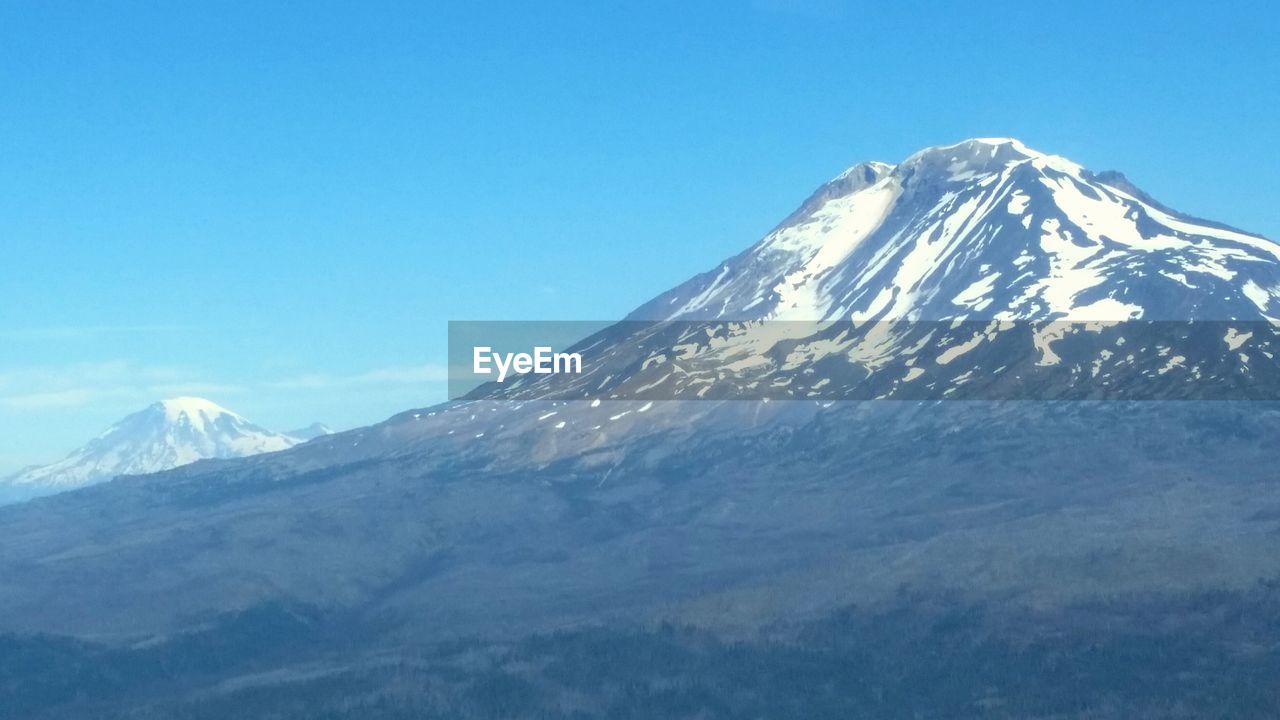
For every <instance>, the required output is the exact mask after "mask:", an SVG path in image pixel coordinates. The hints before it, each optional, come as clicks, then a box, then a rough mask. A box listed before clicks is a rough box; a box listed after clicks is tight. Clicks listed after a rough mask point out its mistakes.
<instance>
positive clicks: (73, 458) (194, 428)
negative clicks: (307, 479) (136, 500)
mask: <svg viewBox="0 0 1280 720" xmlns="http://www.w3.org/2000/svg"><path fill="white" fill-rule="evenodd" d="M299 442H302V439H301V438H298V437H294V436H291V435H284V434H280V433H275V432H271V431H270V430H266V429H264V428H262V427H259V426H258V425H255V424H253V423H251V422H249V421H248V420H246V419H245V418H244V417H242V416H241V415H239V414H237V413H235V412H232V411H231V410H228V409H226V408H224V407H222V406H221V405H218V404H217V403H215V402H213V401H211V400H207V399H205V398H200V397H189V396H188V397H175V398H169V399H167V400H161V401H159V402H156V403H153V404H152V405H150V406H149V407H147V408H146V409H144V410H141V411H139V412H135V413H133V414H131V415H129V416H127V417H125V418H124V419H122V420H121V421H120V422H118V423H116V424H115V425H112V426H111V427H110V428H109V429H107V431H106V432H104V433H102V434H101V435H99V436H98V437H97V438H95V439H93V440H92V441H90V442H89V443H88V444H87V445H85V446H84V447H82V448H80V449H78V450H76V451H74V452H72V453H71V454H70V455H68V456H67V457H66V458H64V459H62V460H60V461H58V462H56V463H53V464H51V465H45V466H42V467H35V468H28V469H27V470H24V471H22V472H20V473H18V474H17V475H15V476H13V477H11V478H9V479H8V480H7V481H5V482H4V484H5V485H7V486H8V487H9V488H11V489H12V488H19V489H22V490H24V491H25V492H24V493H22V494H23V495H24V496H35V495H42V494H50V493H52V492H59V491H61V490H67V489H71V488H75V487H81V486H84V485H91V484H94V483H98V482H102V481H105V480H110V479H111V478H113V477H116V476H118V475H141V474H146V473H153V472H160V471H162V470H169V469H172V468H175V467H179V466H182V465H186V464H189V463H193V462H195V461H197V460H204V459H209V458H231V457H245V456H248V455H256V454H258V453H264V452H274V451H276V450H284V449H287V448H290V447H292V446H294V445H297V444H298V443H299ZM2 489H3V488H0V490H2Z"/></svg>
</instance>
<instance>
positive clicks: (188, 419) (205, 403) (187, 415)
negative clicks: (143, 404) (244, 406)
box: [156, 397, 248, 430]
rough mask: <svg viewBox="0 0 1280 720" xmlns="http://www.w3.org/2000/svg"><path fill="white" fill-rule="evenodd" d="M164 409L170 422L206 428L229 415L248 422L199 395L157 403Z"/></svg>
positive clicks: (233, 418) (234, 418) (238, 420)
mask: <svg viewBox="0 0 1280 720" xmlns="http://www.w3.org/2000/svg"><path fill="white" fill-rule="evenodd" d="M156 405H158V406H160V407H161V408H162V409H163V410H164V415H165V419H166V420H167V421H169V422H170V423H174V424H180V423H186V424H188V425H190V426H191V427H194V428H199V429H201V430H204V429H205V428H206V427H207V426H208V425H209V424H210V423H216V422H217V420H218V418H221V417H228V418H231V419H232V420H235V421H237V422H248V421H247V420H245V419H244V418H243V417H241V416H240V415H237V414H236V413H234V412H232V411H230V410H228V409H226V408H224V407H222V406H221V405H219V404H217V403H215V402H213V401H211V400H206V399H204V398H199V397H176V398H169V399H168V400H161V401H160V402H158V403H156Z"/></svg>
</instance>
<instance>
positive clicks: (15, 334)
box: [0, 325, 187, 342]
mask: <svg viewBox="0 0 1280 720" xmlns="http://www.w3.org/2000/svg"><path fill="white" fill-rule="evenodd" d="M186 329H187V328H185V327H183V326H181V325H65V326H56V327H35V328H5V329H0V337H2V338H4V339H6V340H12V341H18V342H20V341H41V342H44V341H51V340H95V339H99V338H102V337H103V336H105V335H138V334H162V333H175V332H181V331H183V330H186Z"/></svg>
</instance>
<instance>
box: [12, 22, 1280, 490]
mask: <svg viewBox="0 0 1280 720" xmlns="http://www.w3.org/2000/svg"><path fill="white" fill-rule="evenodd" d="M943 7H944V4H943V3H933V2H927V3H901V4H899V3H883V2H875V3H852V2H841V1H840V0H799V1H797V2H786V1H784V0H742V1H741V2H734V1H732V0H722V1H720V2H705V3H701V2H687V1H686V2H642V3H628V4H626V5H623V4H619V3H598V2H578V3H555V2H545V3H530V2H511V3H503V2H489V3H469V2H468V3H464V2H456V3H421V2H405V3H378V2H369V3H343V4H329V3H323V2H312V3H287V4H286V3H272V2H266V3H260V2H239V3H228V2H208V3H174V2H160V1H155V2H146V3H142V2H139V3H116V2H93V3H87V2H54V1H50V0H10V1H9V2H4V3H3V4H0V150H2V152H3V155H2V156H0V157H2V159H0V238H3V239H2V240H0V250H2V252H3V254H2V255H0V473H4V472H7V471H9V470H13V469H16V468H17V467H18V466H20V465H23V464H27V463H33V462H45V461H49V460H53V459H55V458H57V457H59V456H61V455H62V454H63V453H65V452H67V451H68V450H70V449H71V448H72V447H74V446H76V445H79V444H80V443H81V442H83V441H84V440H86V439H87V438H88V437H90V436H92V435H94V434H96V433H97V432H99V431H100V430H102V429H103V428H104V427H105V426H106V425H108V424H110V423H111V422H112V421H114V420H115V419H116V418H118V417H119V416H121V415H123V414H125V413H126V412H128V411H131V410H133V409H136V408H138V407H141V406H143V405H146V404H147V403H148V402H149V401H151V400H153V399H157V398H158V397H161V396H164V395H172V394H179V393H193V394H201V395H205V396H208V397H210V398H212V399H214V400H215V401H218V402H221V403H223V404H225V405H227V406H229V407H231V408H233V409H237V410H239V411H241V412H242V413H244V414H246V415H248V416H249V417H250V418H252V419H255V420H258V421H259V422H261V423H262V424H264V425H267V426H269V427H272V428H275V429H288V428H289V427H291V426H297V425H303V424H307V423H309V422H311V421H313V420H323V421H327V422H330V423H332V424H334V425H337V426H340V427H349V426H354V425H358V424H365V423H369V422H375V421H378V420H380V419H383V418H385V417H386V416H388V415H390V414H392V413H394V412H396V411H399V410H402V409H406V408H409V407H415V406H421V405H425V404H429V403H431V402H433V401H435V400H438V399H439V398H441V397H442V396H443V393H444V386H443V383H440V382H436V381H434V380H433V378H435V377H436V375H437V371H436V370H435V369H434V366H435V365H436V364H438V363H440V362H442V361H443V357H444V348H443V345H444V339H445V323H446V321H447V320H449V319H487V318H494V319H497V318H506V319H523V318H546V319H556V318H589V319H607V318H612V317H618V316H621V315H623V314H625V313H626V312H627V311H628V310H630V309H631V308H632V307H634V306H636V305H638V304H639V303H641V302H642V301H644V300H646V299H647V298H649V297H650V296H652V295H655V294H657V293H658V292H659V291H661V290H664V289H666V288H667V287H669V286H671V285H674V284H676V283H678V282H679V281H681V280H683V279H685V278H686V277H688V276H690V275H692V274H694V273H695V272H699V271H701V270H704V269H706V268H708V267H710V266H712V265H713V264H715V263H716V262H717V261H718V260H720V259H721V258H723V257H725V256H727V255H730V254H732V253H735V252H737V251H739V250H740V249H742V248H743V247H745V246H746V245H748V244H750V243H751V242H753V241H754V240H755V239H756V238H758V237H759V236H760V235H761V234H763V233H764V232H765V231H767V230H768V229H769V228H770V227H771V226H772V225H773V224H774V223H776V222H777V221H778V220H780V219H781V218H782V217H783V216H785V215H786V214H787V213H788V212H789V211H790V210H791V209H792V208H793V207H794V206H795V205H796V204H798V203H799V202H800V201H801V200H802V199H803V198H804V197H805V196H806V195H807V194H808V192H809V191H810V190H812V188H813V187H815V186H816V185H818V184H819V183H821V182H822V181H823V180H825V179H826V178H828V177H830V176H831V175H834V174H835V173H836V172H838V171H840V170H841V169H843V168H844V167H845V166H847V165H850V164H852V163H854V162H857V161H860V160H867V159H881V160H886V161H890V162H893V161H897V160H899V159H901V158H902V157H904V156H906V155H907V154H909V153H910V152H912V151H914V150H916V149H918V148H920V147H923V146H926V145H937V144H944V143H950V142H954V141H956V140H959V139H962V138H965V137H971V136H992V135H999V136H1015V137H1019V138H1021V139H1023V140H1024V141H1026V142H1027V143H1028V144H1030V145H1031V146H1033V147H1036V148H1038V149H1041V150H1045V151H1050V152H1056V153H1059V154H1063V155H1066V156H1068V157H1071V158H1072V159H1074V160H1076V161H1078V162H1081V163H1083V164H1085V165H1086V166H1089V167H1092V168H1095V169H1106V168H1117V169H1121V170H1123V171H1125V172H1126V173H1127V174H1128V175H1129V176H1130V177H1131V178H1132V179H1134V180H1135V181H1136V182H1137V183H1138V184H1139V185H1142V186H1144V187H1145V188H1146V189H1147V190H1148V191H1150V192H1151V193H1152V194H1154V195H1155V196H1156V197H1157V198H1160V199H1161V200H1163V201H1165V202H1166V203H1168V204H1170V205H1172V206H1174V207H1177V208H1179V209H1182V210H1185V211H1187V212H1191V213H1194V214H1199V215H1203V216H1206V217H1210V218H1214V219H1218V220H1222V221H1225V222H1229V223H1232V224H1234V225H1238V226H1240V227H1243V228H1246V229H1249V230H1253V231H1256V232H1262V233H1264V234H1266V235H1268V236H1270V237H1273V238H1275V237H1280V213H1278V212H1277V209H1276V207H1277V197H1280V142H1278V141H1277V137H1276V136H1277V129H1278V127H1277V126H1278V122H1277V110H1278V109H1280V102H1278V101H1280V83H1278V82H1277V81H1276V78H1277V77H1280V50H1278V49H1277V47H1280V46H1278V45H1277V44H1276V42H1275V38H1276V36H1277V25H1278V21H1280V12H1278V11H1277V10H1275V9H1273V5H1272V4H1270V3H1261V2H1260V3H1256V4H1250V5H1246V4H1219V5H1216V6H1214V7H1213V8H1212V9H1208V8H1206V7H1203V4H1202V3H1176V2H1175V3H1162V4H1156V5H1152V4H1148V3H1136V2H1134V3H1112V2H1106V3H1055V4H1052V6H1050V5H1049V4H1042V3H1025V2H1008V3H1002V2H988V3H982V4H981V5H980V6H976V7H975V6H973V5H972V4H965V5H963V6H960V5H956V6H955V9H943Z"/></svg>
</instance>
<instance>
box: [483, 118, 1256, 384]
mask: <svg viewBox="0 0 1280 720" xmlns="http://www.w3.org/2000/svg"><path fill="white" fill-rule="evenodd" d="M1277 318H1280V245H1277V244H1276V243H1274V242H1272V241H1271V240H1268V239H1266V238H1263V237H1261V236H1258V235H1253V234H1250V233H1247V232H1243V231H1240V230H1236V229H1233V228H1230V227H1228V226H1226V225H1222V224H1220V223H1215V222H1210V221H1206V220H1200V219H1197V218H1194V217H1191V216H1188V215H1185V214H1182V213H1179V212H1177V211H1175V210H1172V209H1170V208H1168V207H1165V206H1164V205H1162V204H1160V203H1159V202H1157V201H1155V200H1154V199H1152V198H1151V197H1150V196H1148V195H1147V194H1146V193H1144V192H1143V191H1141V190H1139V189H1138V188H1137V187H1135V186H1134V185H1133V184H1132V183H1130V182H1129V181H1128V180H1126V179H1125V178H1124V176H1123V175H1121V174H1119V173H1116V172H1099V173H1095V172H1091V171H1089V170H1086V169H1084V168H1083V167H1081V166H1080V165H1077V164H1076V163H1074V162H1072V161H1070V160H1067V159H1066V158H1062V157H1058V156H1055V155H1049V154H1045V153H1041V152H1038V151H1035V150H1032V149H1030V148H1028V147H1027V146H1025V145H1023V144H1022V143H1020V142H1018V141H1017V140H1012V139H975V140H968V141H965V142H962V143H958V144H956V145H950V146H946V147H936V148H928V149H926V150H922V151H920V152H918V153H916V154H914V155H912V156H911V157H909V158H907V159H906V160H904V161H903V162H902V163H900V164H898V165H889V164H887V163H882V162H869V163H862V164H858V165H855V166H853V167H851V168H849V169H848V170H846V171H845V172H843V173H841V174H840V175H839V176H837V177H836V178H835V179H833V180H832V181H830V182H828V183H826V184H825V185H823V186H822V187H820V188H819V189H818V190H817V192H815V193H814V194H813V195H812V196H811V197H810V198H809V199H808V200H807V201H806V202H805V203H803V204H802V205H801V207H800V208H799V209H797V210H796V211H795V212H794V213H792V214H791V216H790V217H788V218H787V219H786V220H784V221H783V222H782V224H781V225H779V226H778V227H777V228H776V229H774V230H773V231H772V232H770V233H768V234H767V235H766V236H765V237H764V238H763V239H761V240H760V241H759V242H757V243H756V244H755V245H753V246H752V247H750V248H748V249H747V250H746V251H744V252H743V253H741V254H739V255H738V256H736V257H734V258H731V259H730V260H728V261H726V262H724V263H722V264H721V265H720V266H719V267H717V268H715V269H714V270H712V271H710V272H707V273H703V274H702V275H699V276H697V277H694V278H693V279H691V280H689V281H688V282H685V283H683V284H682V285H680V286H678V287H676V288H674V289H672V290H670V291H668V292H666V293H664V294H662V295H659V296H658V297H657V298H655V299H653V300H652V301H650V302H648V303H646V304H645V305H643V306H641V307H640V308H638V309H637V310H636V311H635V312H634V313H632V314H631V315H630V316H629V317H628V321H629V322H626V323H622V324H620V325H619V326H615V327H613V328H610V329H609V330H607V331H605V332H604V333H602V334H600V335H598V336H596V337H593V338H592V339H591V340H590V341H589V342H587V343H584V344H582V345H581V346H580V347H581V348H583V349H585V350H586V351H587V356H588V357H590V355H591V354H594V355H595V356H597V357H598V358H600V360H599V362H596V363H594V364H591V363H588V364H589V367H588V370H587V372H585V373H583V374H582V375H580V376H577V377H573V378H569V379H565V378H563V377H555V376H542V377H527V378H525V379H521V380H519V381H516V382H513V383H508V384H507V385H506V386H504V387H494V386H488V387H484V388H481V389H480V390H479V391H478V392H477V393H476V394H475V395H473V397H476V398H482V397H505V398H513V399H534V398H544V399H546V398H555V399H571V398H574V397H584V396H589V397H601V398H605V399H609V398H614V399H644V400H660V399H672V398H690V397H696V398H714V397H761V396H767V397H772V398H809V397H818V398H824V399H872V398H884V397H892V398H899V399H931V398H942V397H962V396H963V397H970V398H987V399H999V398H1009V397H1034V398H1041V399H1045V398H1065V397H1080V398H1086V397H1088V398H1098V397H1110V398H1128V399H1144V398H1149V397H1175V396H1177V394H1178V393H1185V392H1189V393H1192V394H1191V395H1184V397H1197V398H1200V399H1228V398H1230V399H1237V398H1246V397H1247V398H1250V399H1259V398H1266V399H1272V398H1277V397H1280V372H1277V368H1276V363H1274V362H1273V360H1274V358H1275V356H1276V354H1277V352H1280V334H1278V332H1277V327H1276V323H1277ZM1189 321H1191V322H1194V323H1195V324H1194V325H1192V324H1190V322H1189ZM654 322H656V323H658V324H654ZM1210 381H1212V382H1213V384H1212V385H1210Z"/></svg>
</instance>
